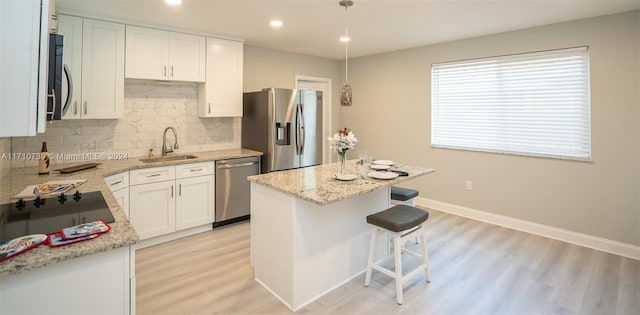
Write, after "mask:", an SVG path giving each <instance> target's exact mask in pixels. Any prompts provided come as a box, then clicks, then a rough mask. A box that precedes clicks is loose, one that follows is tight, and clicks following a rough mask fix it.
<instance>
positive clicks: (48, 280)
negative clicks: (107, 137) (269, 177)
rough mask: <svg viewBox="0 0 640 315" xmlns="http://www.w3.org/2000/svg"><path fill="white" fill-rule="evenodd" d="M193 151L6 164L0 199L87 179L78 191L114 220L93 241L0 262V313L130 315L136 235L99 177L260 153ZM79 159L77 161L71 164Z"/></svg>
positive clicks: (42, 249) (43, 249)
mask: <svg viewBox="0 0 640 315" xmlns="http://www.w3.org/2000/svg"><path fill="white" fill-rule="evenodd" d="M193 154H194V155H196V156H197V157H196V158H193V159H189V160H174V161H161V162H156V163H143V162H141V161H140V160H139V159H140V158H139V157H132V158H127V159H119V160H100V161H97V162H99V163H101V164H100V165H98V166H97V167H96V168H92V169H88V170H83V171H79V172H76V173H70V174H60V173H58V172H56V171H51V173H50V174H49V175H37V168H36V167H21V168H11V169H10V170H9V171H8V172H6V173H5V174H2V177H1V181H2V185H1V186H0V203H9V202H15V200H12V199H11V197H12V196H13V195H15V194H16V193H18V192H20V191H22V189H23V188H24V187H25V186H27V185H33V184H42V183H44V182H47V181H54V180H79V179H86V180H87V182H86V183H84V184H82V185H81V186H79V187H77V190H78V191H80V192H81V193H85V192H91V191H100V192H101V193H102V195H103V196H104V198H105V201H106V203H107V206H108V207H109V209H110V210H111V213H112V215H113V217H114V219H115V222H113V223H109V225H110V226H111V230H110V231H109V232H107V233H105V234H103V235H101V236H100V237H98V238H96V239H94V240H89V241H85V242H80V243H76V244H71V245H67V246H62V247H56V248H51V247H49V246H47V245H41V246H39V247H38V248H35V249H33V250H30V251H28V252H26V253H23V254H20V255H18V256H15V257H13V258H10V259H8V260H6V261H3V262H0V314H21V313H49V314H53V313H58V314H73V313H79V314H89V313H90V314H99V313H100V314H134V313H135V285H136V283H135V248H134V245H135V244H136V243H137V242H138V239H139V237H138V235H137V233H136V231H135V230H134V228H133V226H132V225H131V223H130V222H129V220H128V218H127V216H126V214H125V213H124V211H123V209H122V208H121V207H120V205H119V204H118V202H117V200H116V198H115V197H114V196H113V194H112V193H111V190H110V187H109V185H107V183H106V182H105V181H104V178H105V177H107V176H110V175H114V174H118V173H121V172H127V171H130V170H136V169H143V168H154V167H159V166H170V165H179V164H185V163H198V162H207V161H215V160H220V159H227V158H236V157H249V156H259V155H261V153H260V152H256V151H251V150H244V149H229V150H220V151H209V152H195V153H193ZM1 162H3V163H7V161H1ZM87 162H89V161H87ZM90 162H96V161H90ZM79 163H82V161H80V162H78V163H73V164H79ZM65 166H68V165H64V164H61V165H54V166H53V167H52V169H57V168H60V167H65Z"/></svg>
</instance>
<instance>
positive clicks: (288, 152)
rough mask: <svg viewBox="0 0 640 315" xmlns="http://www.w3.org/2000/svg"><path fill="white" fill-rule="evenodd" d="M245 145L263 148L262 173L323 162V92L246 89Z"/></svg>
mask: <svg viewBox="0 0 640 315" xmlns="http://www.w3.org/2000/svg"><path fill="white" fill-rule="evenodd" d="M243 103H244V106H243V115H242V147H243V148H245V149H251V150H256V151H261V152H263V153H264V155H263V156H262V161H261V164H262V173H268V172H273V171H279V170H287V169H292V168H299V167H306V166H312V165H318V164H321V163H322V141H323V139H322V92H320V91H312V90H296V89H293V90H292V89H276V88H268V89H263V90H262V91H259V92H249V93H244V98H243Z"/></svg>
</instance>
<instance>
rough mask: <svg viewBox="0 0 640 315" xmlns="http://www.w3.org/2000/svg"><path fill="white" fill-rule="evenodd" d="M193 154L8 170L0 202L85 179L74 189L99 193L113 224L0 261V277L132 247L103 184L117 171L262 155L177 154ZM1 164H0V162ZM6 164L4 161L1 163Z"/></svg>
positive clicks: (129, 229)
mask: <svg viewBox="0 0 640 315" xmlns="http://www.w3.org/2000/svg"><path fill="white" fill-rule="evenodd" d="M179 154H180V155H182V154H193V155H196V156H197V158H195V159H189V160H177V161H166V162H155V163H142V162H140V161H139V159H140V158H142V157H133V158H128V159H124V160H108V159H107V160H100V161H76V163H68V164H58V165H54V166H53V167H52V169H58V168H62V167H68V166H73V165H77V164H83V163H87V162H97V163H101V164H100V165H98V166H97V167H96V168H92V169H88V170H83V171H79V172H75V173H70V174H59V172H57V171H53V170H52V171H51V173H50V174H48V175H38V171H37V167H35V166H34V167H21V168H12V169H10V170H9V171H8V173H7V174H6V175H4V176H2V178H1V179H0V182H2V185H1V186H0V203H8V202H12V201H15V200H13V199H11V197H12V196H14V195H15V194H17V193H19V192H20V191H22V190H23V189H24V188H25V187H26V186H28V185H34V184H41V183H44V182H47V181H53V180H69V179H87V182H86V183H84V184H82V185H81V186H79V187H78V190H79V191H80V192H90V191H101V192H102V194H103V195H104V197H105V200H106V202H107V205H108V206H109V208H110V209H111V212H112V213H113V217H114V218H115V222H113V223H110V226H111V230H110V231H109V232H108V233H105V234H103V235H101V236H100V237H98V238H96V239H94V240H90V241H86V242H80V243H76V244H71V245H67V246H62V247H57V248H51V247H49V246H47V245H42V246H39V247H38V248H35V249H33V250H30V251H28V252H26V253H23V254H20V255H18V256H15V257H13V258H11V259H8V260H5V261H3V262H0V278H2V277H5V276H8V275H12V274H17V273H20V272H24V271H28V270H33V269H36V268H41V267H44V266H47V265H51V264H55V263H58V262H61V261H65V260H69V259H74V258H77V257H81V256H85V255H90V254H93V253H98V252H104V251H108V250H111V249H115V248H119V247H124V246H129V245H133V244H135V243H136V242H137V241H138V234H136V231H135V230H134V229H133V226H132V225H131V223H130V222H129V220H128V219H127V217H126V215H125V213H124V211H123V210H122V209H121V208H120V205H118V202H117V201H116V199H115V197H114V196H113V194H112V193H111V190H110V189H109V187H108V186H107V184H106V183H105V181H104V177H106V176H110V175H114V174H118V173H121V172H125V171H129V170H134V169H141V168H151V167H160V166H169V165H179V164H190V163H199V162H208V161H215V160H221V159H228V158H242V157H251V156H260V155H262V153H260V152H257V151H252V150H246V149H229V150H219V151H209V152H194V153H182V152H181V153H179ZM0 162H2V161H0ZM4 162H6V161H4Z"/></svg>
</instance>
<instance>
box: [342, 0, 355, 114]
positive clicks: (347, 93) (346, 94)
mask: <svg viewBox="0 0 640 315" xmlns="http://www.w3.org/2000/svg"><path fill="white" fill-rule="evenodd" d="M352 5H353V1H351V0H342V1H340V6H342V7H344V15H345V23H344V33H345V36H344V39H345V40H344V85H343V86H342V91H340V105H342V106H351V105H352V104H353V101H352V98H351V97H352V95H353V93H352V90H351V85H349V40H350V39H349V23H348V17H349V14H348V9H349V7H350V6H352Z"/></svg>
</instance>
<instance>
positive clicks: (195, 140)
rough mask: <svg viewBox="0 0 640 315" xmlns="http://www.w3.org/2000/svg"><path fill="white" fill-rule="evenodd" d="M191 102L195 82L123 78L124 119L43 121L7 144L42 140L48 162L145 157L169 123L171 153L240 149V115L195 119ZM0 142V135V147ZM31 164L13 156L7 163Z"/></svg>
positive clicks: (35, 146) (27, 145)
mask: <svg viewBox="0 0 640 315" xmlns="http://www.w3.org/2000/svg"><path fill="white" fill-rule="evenodd" d="M197 103H198V84H197V83H171V84H163V83H158V82H151V81H137V80H127V81H126V83H125V101H124V118H122V119H106V120H97V119H87V120H82V119H80V120H62V121H54V122H52V123H48V124H47V127H46V132H45V133H44V134H41V135H38V136H35V137H14V138H11V148H12V150H13V153H35V152H40V149H41V147H42V142H43V141H46V142H47V149H48V151H49V156H50V159H51V163H52V165H55V164H59V163H68V162H78V161H77V160H75V159H76V158H77V157H78V156H81V157H82V158H84V159H85V160H87V159H91V158H92V157H98V156H104V154H107V155H110V154H111V153H123V154H122V155H120V156H128V157H140V156H146V155H147V154H148V152H149V149H151V148H153V153H154V154H155V155H160V154H161V148H162V135H163V131H164V129H165V128H166V127H169V126H171V127H174V128H175V129H176V131H177V134H178V144H179V149H178V150H176V153H180V152H199V151H211V150H222V149H232V148H240V139H241V138H240V131H241V118H240V117H223V118H198V116H197ZM3 142H5V141H4V140H3V139H0V145H2V144H3ZM173 142H174V137H173V133H172V132H171V131H169V132H168V133H167V143H168V145H173ZM0 148H2V147H0ZM114 156H115V155H114ZM36 163H37V161H35V160H29V159H18V160H13V164H12V165H13V167H20V166H28V165H35V164H36ZM0 171H1V169H0Z"/></svg>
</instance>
